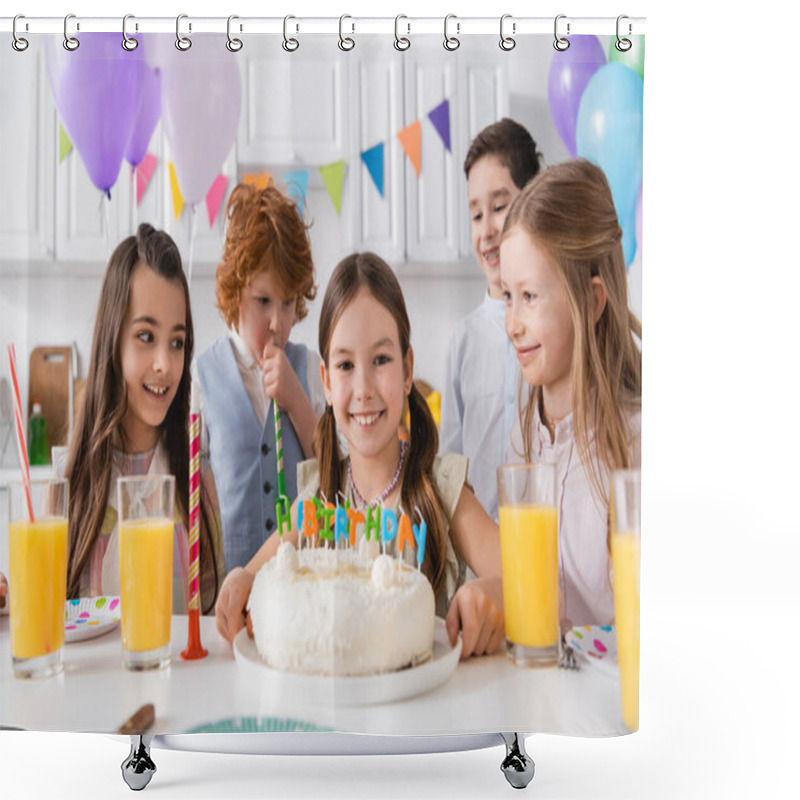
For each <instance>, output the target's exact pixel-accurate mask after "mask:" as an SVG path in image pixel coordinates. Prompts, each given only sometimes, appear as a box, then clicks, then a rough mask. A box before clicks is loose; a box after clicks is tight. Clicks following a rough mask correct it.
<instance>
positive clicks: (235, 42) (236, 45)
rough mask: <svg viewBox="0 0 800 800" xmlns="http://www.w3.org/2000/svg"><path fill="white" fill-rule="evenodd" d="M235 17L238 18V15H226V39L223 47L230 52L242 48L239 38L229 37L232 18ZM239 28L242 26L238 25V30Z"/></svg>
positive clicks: (236, 51) (235, 51)
mask: <svg viewBox="0 0 800 800" xmlns="http://www.w3.org/2000/svg"><path fill="white" fill-rule="evenodd" d="M235 19H239V17H237V16H236V14H231V15H230V16H229V17H228V41H227V42H225V47H227V48H228V50H230V51H231V53H238V52H239V51H240V50H241V49H242V47H244V45H243V44H242V40H241V39H234V38H232V37H231V22H232V20H235ZM241 29H242V27H241V25H240V26H239V30H241Z"/></svg>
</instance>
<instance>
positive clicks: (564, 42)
mask: <svg viewBox="0 0 800 800" xmlns="http://www.w3.org/2000/svg"><path fill="white" fill-rule="evenodd" d="M566 18H567V15H566V14H559V15H558V16H557V17H556V21H555V23H554V26H553V31H554V35H555V41H554V42H553V47H555V49H556V50H558V51H559V52H561V53H563V52H564V51H565V50H569V39H567V38H566V37H564V36H559V35H558V21H559V20H560V19H566ZM567 36H569V22H567Z"/></svg>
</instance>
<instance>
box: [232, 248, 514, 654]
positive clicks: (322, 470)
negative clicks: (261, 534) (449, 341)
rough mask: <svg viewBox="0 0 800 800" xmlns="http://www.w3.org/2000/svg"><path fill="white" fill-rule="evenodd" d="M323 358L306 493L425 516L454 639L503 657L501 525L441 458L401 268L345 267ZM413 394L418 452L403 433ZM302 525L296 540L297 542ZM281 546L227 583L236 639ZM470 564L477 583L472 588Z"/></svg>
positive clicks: (375, 262)
mask: <svg viewBox="0 0 800 800" xmlns="http://www.w3.org/2000/svg"><path fill="white" fill-rule="evenodd" d="M319 350H320V355H321V356H322V364H321V368H320V370H321V373H322V383H323V386H324V387H325V394H326V398H327V403H328V405H327V410H326V413H325V414H323V415H322V418H321V419H320V421H319V423H318V425H317V431H316V439H315V451H316V454H317V458H316V459H313V460H311V461H305V462H303V463H302V464H301V465H300V466H299V468H298V492H299V497H300V498H301V499H304V498H307V497H310V496H314V495H316V496H319V497H324V498H336V497H337V496H340V495H343V496H344V497H345V498H346V499H347V500H348V502H350V503H351V504H354V505H355V506H356V507H362V508H363V507H365V506H367V505H384V506H385V507H386V508H391V509H393V510H397V509H403V510H404V512H405V513H408V514H409V515H410V516H411V517H412V519H413V521H414V522H415V523H416V522H418V521H419V517H420V516H421V517H422V519H424V520H425V522H426V524H427V530H428V533H427V542H426V546H425V559H424V561H423V564H422V569H423V572H424V573H425V574H426V575H427V576H428V578H429V580H430V582H431V585H432V586H433V590H434V594H435V596H436V612H437V614H438V615H439V616H442V617H445V618H446V623H447V630H448V634H449V635H450V639H451V641H453V642H455V639H456V637H457V635H458V631H459V628H460V629H461V634H462V642H463V646H462V658H466V657H468V656H470V655H480V654H483V653H491V652H494V651H496V650H498V649H499V648H500V647H501V646H502V644H503V641H504V625H503V613H502V582H501V577H500V574H501V569H500V539H499V532H498V529H497V525H496V524H495V523H494V522H492V520H491V518H490V517H489V515H488V514H487V513H486V512H485V511H484V509H483V507H482V506H481V505H480V503H479V502H478V501H477V499H476V498H475V495H474V494H473V492H472V490H471V488H470V487H469V485H468V484H467V482H466V480H467V467H468V463H467V459H466V458H465V457H464V456H461V455H452V454H451V455H445V456H443V457H441V458H440V457H437V456H436V451H437V448H438V434H437V431H436V425H435V423H434V421H433V418H432V417H431V414H430V411H429V410H428V406H427V404H426V403H425V400H424V399H423V397H422V395H421V394H420V392H419V391H418V390H417V388H416V387H415V386H414V352H413V349H412V347H411V326H410V323H409V320H408V314H407V312H406V306H405V301H404V299H403V293H402V290H401V288H400V284H399V283H398V281H397V278H396V277H395V275H394V273H393V272H392V270H391V268H390V267H389V266H388V265H387V264H386V263H385V262H384V261H383V260H382V259H380V258H379V257H378V256H376V255H374V254H373V253H355V254H353V255H351V256H348V257H347V258H345V259H344V260H343V261H342V262H340V263H339V265H338V266H337V267H336V269H335V270H334V272H333V275H332V276H331V279H330V282H329V284H328V288H327V291H326V292H325V299H324V300H323V303H322V312H321V315H320V325H319ZM406 397H407V398H408V404H409V410H410V420H411V426H410V427H411V431H410V434H411V435H410V442H409V443H408V445H406V444H405V443H403V442H401V441H400V439H399V438H398V436H397V431H398V426H399V424H400V420H401V417H402V414H403V400H404V399H405V398H406ZM340 438H342V439H344V441H345V442H346V443H347V450H348V455H347V456H346V457H343V454H342V452H341V450H340V447H339V440H340ZM296 505H297V503H296V502H295V506H294V507H293V509H292V516H293V520H295V519H296V515H295V512H296ZM292 527H293V530H292V533H291V534H287V535H286V536H288V537H289V538H290V539H291V540H292V541H296V538H297V533H296V525H295V524H293V526H292ZM278 545H279V541H278V539H277V537H272V539H270V540H269V541H267V542H266V543H265V544H264V546H263V547H262V548H261V549H260V550H259V552H258V553H257V554H256V556H255V557H254V558H253V559H252V560H251V561H250V563H249V564H248V565H247V567H246V568H245V569H243V570H234V571H233V572H231V573H230V574H229V575H228V577H227V578H226V580H225V583H224V584H223V586H222V589H221V592H220V599H219V602H218V603H217V627H218V629H219V631H220V633H222V635H223V636H225V637H226V638H227V639H229V640H230V641H232V640H233V637H234V636H235V635H236V633H237V632H238V631H239V630H240V629H241V627H242V625H243V619H242V611H243V609H244V607H245V604H246V600H247V597H248V596H249V593H250V587H251V585H252V581H253V577H254V576H255V574H256V572H257V571H258V569H259V568H260V567H261V565H262V564H263V563H264V562H265V561H267V560H268V559H269V558H271V557H272V555H274V553H275V551H276V550H277V547H278ZM467 566H469V567H470V568H471V569H472V570H473V571H474V573H475V575H476V576H477V577H476V579H475V580H472V581H468V582H466V583H465V575H466V567H467Z"/></svg>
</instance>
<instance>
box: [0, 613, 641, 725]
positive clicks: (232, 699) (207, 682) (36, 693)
mask: <svg viewBox="0 0 800 800" xmlns="http://www.w3.org/2000/svg"><path fill="white" fill-rule="evenodd" d="M187 619H188V618H187V617H186V616H175V617H173V619H172V664H171V666H170V667H169V668H168V669H166V670H162V671H159V672H145V673H132V672H128V671H127V670H125V669H124V668H123V667H122V644H121V641H120V634H119V628H117V629H116V630H114V631H113V632H111V633H108V634H106V635H104V636H101V637H98V638H96V639H91V640H87V641H85V642H81V643H74V644H67V645H65V648H64V666H65V669H64V674H63V675H61V676H59V677H56V678H48V679H41V680H21V679H18V678H15V677H14V676H13V672H12V668H11V653H10V637H9V619H8V617H7V616H3V617H0V724H2V725H4V726H13V727H17V728H24V729H29V730H39V731H75V732H80V731H86V732H97V733H113V732H115V731H116V730H117V729H118V728H119V727H120V726H121V725H122V723H123V722H124V721H125V720H126V719H127V718H128V717H129V716H130V715H131V714H133V712H134V711H136V710H137V709H138V708H139V707H140V706H142V705H144V704H145V703H153V704H154V705H155V711H156V721H155V725H154V728H153V730H152V732H153V733H158V734H178V733H185V732H186V731H187V730H190V729H192V728H194V727H197V726H201V725H207V724H210V723H214V722H218V721H220V720H225V719H230V718H235V717H261V718H266V717H278V718H281V719H292V720H299V721H303V722H307V723H311V724H313V725H315V726H317V727H320V728H324V729H328V730H337V731H347V732H352V733H368V734H392V735H401V736H416V735H441V734H453V733H486V732H495V733H496V732H500V731H528V732H541V733H567V734H574V735H579V736H609V735H619V734H623V733H626V732H627V729H626V728H625V727H624V725H623V723H622V719H621V714H620V710H619V708H620V693H619V681H618V680H615V679H614V678H612V677H611V676H609V675H607V674H604V673H603V672H601V671H600V670H598V669H597V668H594V667H592V666H591V665H586V666H584V667H583V668H582V669H580V670H579V671H568V670H561V669H556V668H550V669H522V668H518V667H515V666H514V665H513V664H512V663H511V662H510V661H509V660H508V659H507V658H506V657H505V655H503V654H498V655H495V656H490V657H483V658H471V659H469V660H467V661H464V662H460V663H459V665H458V666H457V668H456V670H455V672H454V673H453V675H452V676H451V677H450V678H449V679H448V680H447V681H446V682H445V683H444V684H442V685H441V686H439V687H438V688H436V689H433V690H432V691H430V692H427V693H425V694H422V695H418V696H416V697H412V698H409V699H407V700H404V701H399V702H395V703H387V704H384V705H376V706H361V707H344V706H341V705H330V704H327V705H310V704H308V703H307V702H305V701H304V699H303V698H302V697H292V696H290V695H289V694H288V693H287V692H286V691H284V690H282V689H283V688H285V687H282V686H281V681H280V679H278V680H275V679H274V678H272V677H268V676H266V675H265V678H264V679H260V677H259V676H254V675H253V674H252V671H249V672H248V671H247V670H244V669H243V668H242V667H240V666H239V665H237V663H236V662H235V660H234V656H233V651H232V649H231V647H230V646H229V645H228V644H227V642H225V641H224V640H223V639H222V638H221V637H220V636H219V634H218V633H217V630H216V627H215V622H214V619H213V617H203V618H202V620H201V638H202V643H203V646H204V647H205V648H206V649H207V650H208V656H207V657H206V658H204V659H202V660H199V661H183V660H182V659H181V657H180V652H181V650H183V649H185V647H186V643H187ZM321 680H324V679H321Z"/></svg>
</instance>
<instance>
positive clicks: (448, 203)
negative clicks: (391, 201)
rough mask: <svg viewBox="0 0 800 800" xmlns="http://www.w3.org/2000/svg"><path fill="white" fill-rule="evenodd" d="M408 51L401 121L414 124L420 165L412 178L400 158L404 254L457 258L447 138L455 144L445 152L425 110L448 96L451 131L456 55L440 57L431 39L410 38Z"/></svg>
mask: <svg viewBox="0 0 800 800" xmlns="http://www.w3.org/2000/svg"><path fill="white" fill-rule="evenodd" d="M437 48H438V49H437ZM412 50H413V51H414V52H413V56H412V57H411V58H408V59H406V61H405V92H404V106H405V119H404V125H410V124H411V123H413V122H414V121H415V120H419V122H420V126H421V150H422V168H421V171H420V175H419V176H417V173H416V170H415V169H414V167H413V166H412V164H411V161H410V160H409V159H407V158H406V159H405V170H404V174H405V194H406V203H405V207H406V258H407V259H408V261H411V262H426V261H452V260H454V259H456V258H457V257H458V215H459V213H460V208H459V194H458V181H459V180H460V178H459V174H458V170H459V165H458V159H457V155H456V154H457V153H458V148H457V139H453V138H452V137H451V146H453V145H456V146H455V147H453V150H454V152H449V151H448V150H447V149H446V148H445V145H444V142H443V141H442V139H441V137H440V136H439V134H438V133H437V131H436V129H435V128H434V126H433V124H432V123H431V121H430V119H428V113H429V112H430V111H432V110H433V109H434V108H435V107H436V106H438V105H439V104H440V103H441V102H442V101H443V100H449V101H450V113H451V134H452V133H454V132H455V133H457V128H456V126H455V125H454V120H453V119H452V113H453V108H454V107H455V108H457V107H458V104H459V102H460V91H459V72H460V70H459V64H460V61H461V56H460V54H459V52H458V51H456V52H454V53H446V54H444V55H446V56H447V57H446V58H443V57H442V53H443V51H442V43H441V39H438V38H436V37H430V38H426V39H424V40H423V39H420V40H418V41H414V43H413V46H412ZM410 54H411V51H409V52H408V53H407V54H406V55H407V56H408V55H410Z"/></svg>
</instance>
